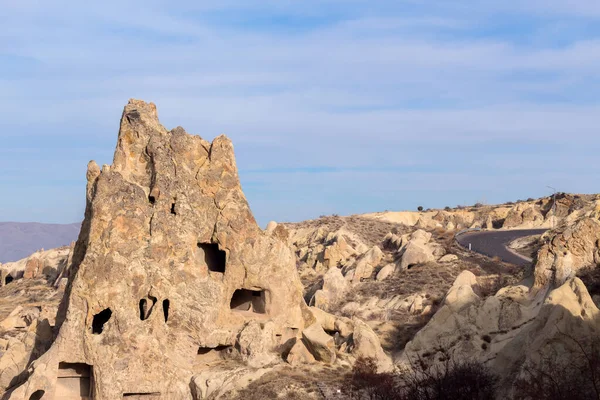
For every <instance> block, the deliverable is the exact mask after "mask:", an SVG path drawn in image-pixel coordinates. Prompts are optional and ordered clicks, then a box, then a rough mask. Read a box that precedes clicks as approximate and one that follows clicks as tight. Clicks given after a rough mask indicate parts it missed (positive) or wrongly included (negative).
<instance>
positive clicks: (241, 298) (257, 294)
mask: <svg viewBox="0 0 600 400" xmlns="http://www.w3.org/2000/svg"><path fill="white" fill-rule="evenodd" d="M229 307H230V308H231V309H232V310H234V311H249V312H253V313H255V314H266V313H267V296H266V291H264V290H248V289H238V290H236V291H235V292H234V293H233V296H232V297H231V302H230V304H229Z"/></svg>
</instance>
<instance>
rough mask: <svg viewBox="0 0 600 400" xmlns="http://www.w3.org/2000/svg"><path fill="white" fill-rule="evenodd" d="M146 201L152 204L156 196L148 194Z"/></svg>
mask: <svg viewBox="0 0 600 400" xmlns="http://www.w3.org/2000/svg"><path fill="white" fill-rule="evenodd" d="M148 201H149V202H150V204H152V205H154V203H156V197H154V196H152V195H150V196H148Z"/></svg>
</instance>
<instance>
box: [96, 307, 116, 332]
mask: <svg viewBox="0 0 600 400" xmlns="http://www.w3.org/2000/svg"><path fill="white" fill-rule="evenodd" d="M111 316H112V311H111V310H110V308H107V309H106V310H102V311H100V312H99V313H98V314H96V315H94V319H93V320H92V333H93V334H95V335H99V334H101V333H102V331H103V330H104V324H106V323H107V322H108V320H109V319H110V317H111Z"/></svg>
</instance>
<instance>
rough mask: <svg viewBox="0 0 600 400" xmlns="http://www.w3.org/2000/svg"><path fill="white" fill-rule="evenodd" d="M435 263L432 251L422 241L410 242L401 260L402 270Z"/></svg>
mask: <svg viewBox="0 0 600 400" xmlns="http://www.w3.org/2000/svg"><path fill="white" fill-rule="evenodd" d="M430 261H435V257H434V256H433V253H432V251H431V249H430V248H429V247H428V246H427V245H426V244H424V243H422V242H420V241H416V242H415V241H412V240H411V241H410V242H408V244H407V245H406V246H405V247H404V252H403V253H402V258H401V260H400V266H399V267H400V270H406V269H408V268H411V267H412V266H414V265H417V264H424V263H427V262H430Z"/></svg>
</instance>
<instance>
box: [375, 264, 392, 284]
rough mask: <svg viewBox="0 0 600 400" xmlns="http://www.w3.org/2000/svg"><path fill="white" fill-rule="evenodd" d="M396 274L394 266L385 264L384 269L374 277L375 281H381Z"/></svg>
mask: <svg viewBox="0 0 600 400" xmlns="http://www.w3.org/2000/svg"><path fill="white" fill-rule="evenodd" d="M394 272H396V264H387V265H386V266H385V267H383V268H381V269H380V270H379V272H378V273H377V276H376V277H375V280H377V281H383V280H385V279H387V278H389V277H390V276H392V275H393V274H394Z"/></svg>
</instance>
